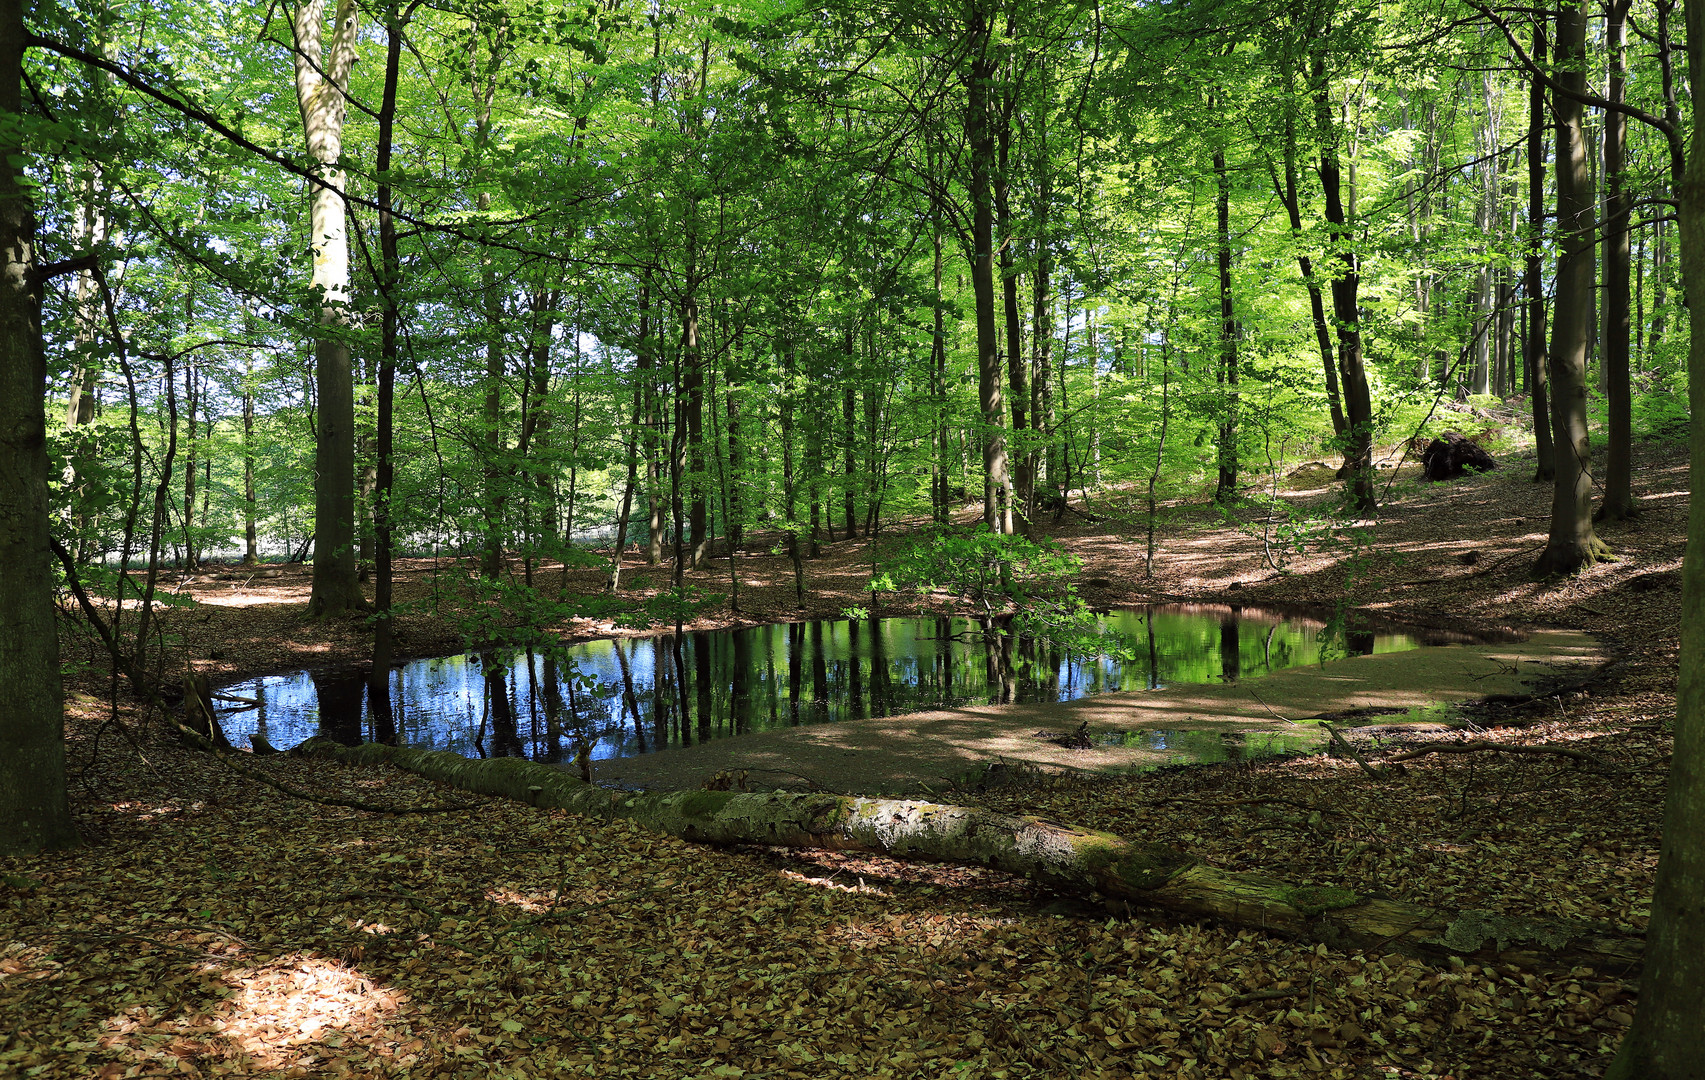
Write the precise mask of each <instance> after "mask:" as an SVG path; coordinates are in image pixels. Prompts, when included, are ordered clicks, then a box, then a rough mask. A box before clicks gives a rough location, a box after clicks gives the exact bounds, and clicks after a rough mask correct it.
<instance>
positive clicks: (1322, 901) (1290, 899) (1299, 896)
mask: <svg viewBox="0 0 1705 1080" xmlns="http://www.w3.org/2000/svg"><path fill="white" fill-rule="evenodd" d="M1279 899H1280V900H1283V901H1284V902H1285V903H1287V904H1289V905H1290V906H1291V907H1294V908H1296V909H1297V910H1298V911H1300V912H1302V913H1303V914H1304V915H1307V916H1308V917H1309V918H1311V919H1312V918H1314V917H1315V916H1316V915H1324V914H1325V913H1326V912H1328V911H1337V910H1338V909H1339V908H1347V907H1354V906H1355V905H1357V904H1359V903H1361V902H1362V897H1361V894H1360V893H1354V892H1351V891H1350V890H1349V889H1340V888H1338V887H1337V886H1335V885H1300V886H1297V887H1296V888H1293V889H1285V890H1284V891H1283V892H1281V893H1280V894H1279Z"/></svg>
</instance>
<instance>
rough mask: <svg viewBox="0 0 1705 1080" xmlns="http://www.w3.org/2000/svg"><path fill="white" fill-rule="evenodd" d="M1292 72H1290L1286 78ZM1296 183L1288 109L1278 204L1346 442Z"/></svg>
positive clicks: (1337, 428)
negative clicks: (1285, 217) (1294, 248)
mask: <svg viewBox="0 0 1705 1080" xmlns="http://www.w3.org/2000/svg"><path fill="white" fill-rule="evenodd" d="M1288 78H1289V72H1288V70H1287V79H1288ZM1299 186H1300V185H1298V183H1297V135H1296V117H1295V116H1294V115H1293V114H1292V112H1291V110H1290V109H1289V108H1287V109H1286V110H1285V187H1284V190H1283V191H1282V192H1280V193H1279V194H1280V199H1279V201H1280V202H1282V203H1284V204H1285V213H1286V214H1287V215H1288V216H1289V217H1290V221H1291V239H1292V242H1294V243H1295V244H1296V245H1297V254H1296V259H1297V269H1298V270H1299V271H1301V273H1302V282H1303V286H1304V287H1305V288H1306V289H1307V290H1308V307H1309V314H1310V315H1311V317H1312V319H1313V322H1314V341H1315V345H1316V346H1317V347H1318V348H1319V349H1320V366H1321V369H1322V370H1323V371H1324V372H1325V375H1326V407H1327V410H1328V411H1329V412H1330V414H1331V416H1332V434H1333V436H1334V438H1335V439H1336V440H1337V441H1338V442H1339V443H1340V444H1342V443H1343V440H1344V429H1345V428H1346V427H1347V426H1348V424H1347V423H1346V422H1345V420H1344V405H1343V399H1342V396H1341V395H1340V393H1339V390H1338V364H1337V361H1336V360H1335V359H1334V356H1333V348H1332V324H1331V323H1329V322H1328V321H1327V319H1326V302H1325V299H1324V297H1322V296H1321V293H1320V281H1319V279H1317V278H1316V277H1315V276H1314V262H1313V260H1312V259H1310V258H1309V257H1308V254H1307V252H1305V251H1304V250H1303V248H1302V194H1301V192H1300V191H1299V190H1298V189H1299Z"/></svg>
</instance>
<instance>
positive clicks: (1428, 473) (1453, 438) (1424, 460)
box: [1421, 431, 1498, 480]
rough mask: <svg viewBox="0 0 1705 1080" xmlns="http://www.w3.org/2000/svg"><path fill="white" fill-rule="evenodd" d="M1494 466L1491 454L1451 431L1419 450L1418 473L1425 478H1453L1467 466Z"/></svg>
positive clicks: (1478, 468)
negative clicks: (1419, 468) (1419, 465)
mask: <svg viewBox="0 0 1705 1080" xmlns="http://www.w3.org/2000/svg"><path fill="white" fill-rule="evenodd" d="M1497 467H1498V463H1497V462H1496V461H1495V460H1493V458H1492V455H1491V454H1488V453H1487V452H1486V451H1484V450H1482V449H1480V447H1479V446H1477V445H1475V443H1474V442H1473V441H1472V440H1469V439H1466V438H1464V437H1462V436H1461V435H1458V434H1457V433H1456V432H1454V431H1447V432H1445V433H1444V434H1443V435H1440V436H1439V437H1438V438H1436V439H1434V440H1433V441H1432V442H1430V443H1428V444H1427V448H1426V449H1425V450H1423V451H1421V475H1422V476H1423V477H1425V478H1426V479H1428V480H1454V479H1456V478H1457V477H1459V476H1461V475H1462V474H1463V473H1465V472H1467V471H1468V470H1470V469H1472V470H1474V471H1475V472H1489V471H1491V470H1492V469H1495V468H1497Z"/></svg>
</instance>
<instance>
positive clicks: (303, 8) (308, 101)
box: [291, 0, 367, 616]
mask: <svg viewBox="0 0 1705 1080" xmlns="http://www.w3.org/2000/svg"><path fill="white" fill-rule="evenodd" d="M325 11H326V4H325V0H308V2H307V3H304V4H300V5H298V6H297V8H296V12H295V17H294V19H293V20H292V23H291V31H292V35H293V40H294V42H295V69H296V104H297V107H298V108H299V109H300V111H301V114H302V130H303V134H304V137H305V139H306V142H307V147H308V154H309V156H311V157H312V158H313V159H314V162H315V165H316V169H317V172H318V176H319V180H320V183H317V184H315V185H313V194H312V213H311V226H310V228H311V232H310V234H309V237H308V244H309V247H310V248H311V249H312V251H313V259H314V269H313V276H312V278H311V285H312V287H313V289H314V290H315V291H316V292H317V293H318V294H319V303H320V313H319V327H318V330H317V332H316V334H315V340H314V380H315V394H316V397H317V399H318V405H317V413H318V416H317V421H316V425H315V440H314V577H313V590H312V593H311V594H310V596H309V598H308V609H309V611H310V612H312V613H313V614H314V615H316V616H336V615H341V614H345V613H347V612H351V611H356V610H360V609H362V608H365V607H366V606H367V604H366V600H365V598H364V597H363V596H362V594H361V584H360V581H359V580H358V578H357V569H356V559H355V373H354V370H353V368H352V366H351V361H350V353H349V340H348V337H347V330H348V326H347V322H348V319H347V310H348V306H349V299H350V296H349V235H348V232H347V230H346V225H345V221H344V205H343V191H344V183H345V178H344V174H343V170H342V169H341V168H340V167H339V164H338V162H339V159H340V158H341V157H342V155H343V120H344V112H345V104H344V93H345V91H347V89H348V87H349V69H350V67H351V66H352V65H353V64H354V63H355V38H356V30H357V26H356V23H357V12H356V6H355V3H354V0H336V10H335V13H334V16H333V27H332V34H331V38H330V40H329V41H327V40H326V38H325Z"/></svg>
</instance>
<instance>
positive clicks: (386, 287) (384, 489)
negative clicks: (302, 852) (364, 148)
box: [367, 0, 403, 729]
mask: <svg viewBox="0 0 1705 1080" xmlns="http://www.w3.org/2000/svg"><path fill="white" fill-rule="evenodd" d="M384 16H385V87H384V92H383V94H384V96H383V97H382V99H381V101H380V105H379V147H378V157H377V164H378V172H379V177H380V183H379V186H378V191H377V193H376V194H377V200H376V201H377V202H378V203H379V275H378V281H377V285H378V288H379V296H380V298H381V300H382V304H383V307H382V311H381V314H380V323H379V387H378V390H379V400H378V402H377V405H378V417H377V430H376V431H375V433H374V442H375V446H374V452H375V455H376V461H375V467H374V474H373V503H372V505H373V609H374V618H373V664H372V667H371V668H370V669H369V671H368V675H367V685H368V690H369V692H370V693H371V694H372V696H373V698H374V700H375V701H376V702H383V703H384V705H383V706H381V712H384V711H386V710H388V707H389V703H390V692H391V655H392V652H393V651H394V645H395V642H396V628H395V627H394V626H393V625H392V621H391V620H392V614H391V600H392V584H393V582H392V571H391V532H392V528H391V518H392V515H391V495H392V491H393V489H394V487H395V479H396V463H395V458H394V451H395V441H396V440H395V428H394V424H393V420H394V415H393V414H394V413H395V399H396V383H397V355H398V350H397V343H398V340H397V339H398V332H399V330H400V322H401V319H400V313H399V311H398V304H397V289H398V288H399V286H400V285H401V277H402V259H401V257H400V255H399V253H398V249H397V222H396V215H395V213H394V211H393V209H392V206H393V203H392V191H391V184H390V171H391V154H392V144H393V138H392V135H393V132H394V131H395V127H396V117H397V82H398V76H399V73H400V69H401V64H402V46H403V26H402V20H401V16H400V14H399V13H398V11H397V2H396V0H387V3H386V5H385V8H384ZM393 729H394V725H393Z"/></svg>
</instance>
